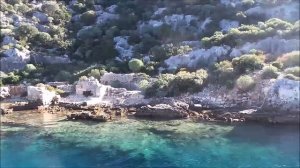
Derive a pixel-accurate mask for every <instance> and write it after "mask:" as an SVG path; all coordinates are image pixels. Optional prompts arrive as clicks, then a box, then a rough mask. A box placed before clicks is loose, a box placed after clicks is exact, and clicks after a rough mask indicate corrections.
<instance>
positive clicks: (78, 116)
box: [67, 111, 111, 122]
mask: <svg viewBox="0 0 300 168" xmlns="http://www.w3.org/2000/svg"><path fill="white" fill-rule="evenodd" d="M67 119H68V120H91V121H100V122H106V121H109V120H110V119H111V117H110V116H109V115H108V114H106V113H99V112H98V113H94V112H87V111H83V112H75V113H71V114H68V115H67Z"/></svg>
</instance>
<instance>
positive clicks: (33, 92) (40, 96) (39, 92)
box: [27, 86, 56, 105]
mask: <svg viewBox="0 0 300 168" xmlns="http://www.w3.org/2000/svg"><path fill="white" fill-rule="evenodd" d="M55 97H56V94H55V92H51V91H49V90H47V89H46V88H45V87H44V86H28V87H27V98H28V100H29V101H34V102H38V103H41V104H42V105H50V104H51V103H52V101H53V100H54V98H55Z"/></svg>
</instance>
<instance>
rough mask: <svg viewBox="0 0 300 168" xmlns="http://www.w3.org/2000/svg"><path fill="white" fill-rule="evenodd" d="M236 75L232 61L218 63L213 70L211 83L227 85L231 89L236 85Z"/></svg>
mask: <svg viewBox="0 0 300 168" xmlns="http://www.w3.org/2000/svg"><path fill="white" fill-rule="evenodd" d="M235 78H236V73H235V72H234V69H233V65H232V63H231V62H230V61H222V62H220V63H216V64H215V65H214V66H213V68H212V77H211V81H212V82H213V83H217V84H222V85H226V86H227V87H229V88H231V87H233V85H234V79H235Z"/></svg>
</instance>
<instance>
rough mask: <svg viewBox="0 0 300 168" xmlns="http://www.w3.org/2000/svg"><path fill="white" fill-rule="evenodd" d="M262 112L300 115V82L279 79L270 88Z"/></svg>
mask: <svg viewBox="0 0 300 168" xmlns="http://www.w3.org/2000/svg"><path fill="white" fill-rule="evenodd" d="M262 110H265V111H273V112H277V113H284V114H285V113H289V112H291V113H297V114H298V115H299V113H300V81H294V80H290V79H285V78H282V79H278V80H276V81H275V82H274V84H273V85H271V87H270V88H269V90H268V92H267V95H266V100H265V102H264V104H263V106H262Z"/></svg>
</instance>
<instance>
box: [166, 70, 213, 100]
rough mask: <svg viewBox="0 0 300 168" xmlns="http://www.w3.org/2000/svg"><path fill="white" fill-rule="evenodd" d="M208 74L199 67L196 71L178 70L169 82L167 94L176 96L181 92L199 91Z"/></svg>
mask: <svg viewBox="0 0 300 168" xmlns="http://www.w3.org/2000/svg"><path fill="white" fill-rule="evenodd" d="M207 77H208V74H207V72H206V71H205V70H203V69H200V70H197V71H196V72H191V73H190V72H187V71H180V72H178V73H177V74H176V77H175V79H174V80H172V81H171V82H170V83H169V88H168V96H178V95H180V94H182V93H188V92H189V93H193V92H197V91H201V90H202V88H203V86H204V84H205V82H206V79H207Z"/></svg>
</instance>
